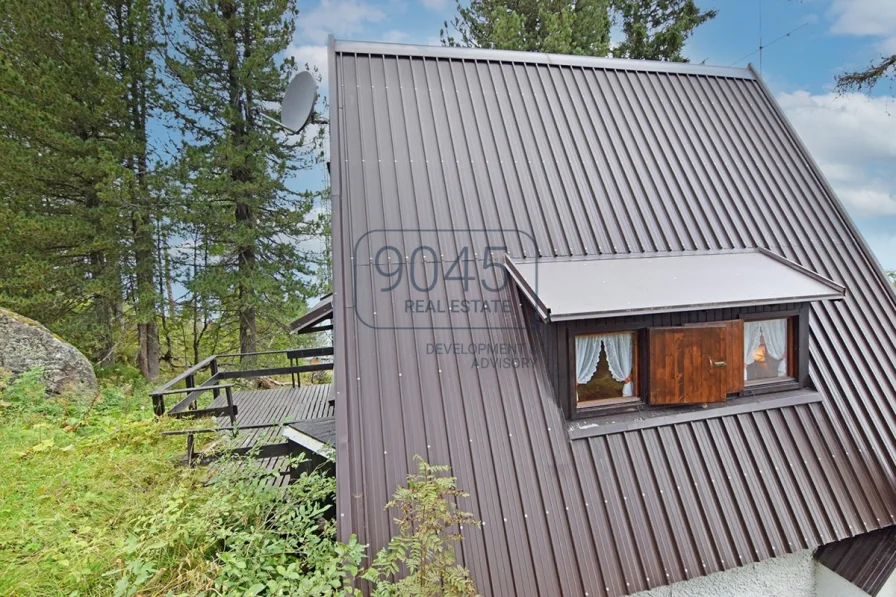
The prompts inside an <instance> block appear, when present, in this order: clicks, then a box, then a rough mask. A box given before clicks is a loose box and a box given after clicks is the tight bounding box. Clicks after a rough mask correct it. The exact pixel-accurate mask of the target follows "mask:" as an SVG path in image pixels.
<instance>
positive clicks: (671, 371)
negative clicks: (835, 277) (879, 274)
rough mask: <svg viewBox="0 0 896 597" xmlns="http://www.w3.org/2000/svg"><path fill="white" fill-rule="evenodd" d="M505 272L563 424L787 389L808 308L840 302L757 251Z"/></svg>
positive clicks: (793, 382) (833, 287) (809, 275)
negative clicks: (525, 309)
mask: <svg viewBox="0 0 896 597" xmlns="http://www.w3.org/2000/svg"><path fill="white" fill-rule="evenodd" d="M507 271H508V273H509V275H510V277H511V278H512V279H513V280H514V281H515V283H516V284H517V287H518V288H519V290H520V293H521V294H522V295H523V296H524V297H526V298H527V299H528V300H529V301H530V302H531V304H532V307H533V308H534V311H535V313H536V314H537V316H538V317H537V319H536V323H534V324H533V325H537V326H540V327H541V328H543V332H539V333H538V334H537V335H538V337H539V338H541V339H542V341H543V343H544V345H545V350H546V353H547V354H548V355H549V359H548V360H549V361H550V365H549V366H550V367H552V368H553V371H549V374H551V376H552V379H553V380H554V384H555V387H556V392H557V396H558V398H559V400H560V402H561V406H562V407H563V408H564V410H565V411H566V412H567V415H568V416H570V417H592V416H602V415H603V414H606V413H614V412H617V411H619V410H632V409H642V408H652V407H657V408H672V407H678V406H683V405H706V404H711V403H721V402H726V401H728V400H730V399H735V398H740V397H748V396H757V395H760V394H768V393H773V392H782V391H786V390H792V389H797V388H799V387H800V386H801V384H802V383H803V382H804V381H805V380H806V379H807V374H808V372H807V362H808V360H807V355H808V317H809V304H810V302H812V301H818V300H829V299H838V298H842V297H843V294H844V289H843V287H842V286H839V285H838V284H836V283H834V282H832V281H830V280H827V279H825V278H823V277H821V276H820V275H818V274H815V273H813V272H810V271H808V270H806V269H804V268H802V267H800V266H798V265H796V264H794V263H792V262H790V261H787V260H785V259H783V258H782V257H780V256H777V255H774V254H772V253H769V252H768V251H764V250H749V251H738V252H727V253H715V254H709V253H699V254H698V253H695V254H677V255H654V256H607V257H591V258H583V257H577V258H573V257H570V258H553V259H538V260H535V259H529V260H520V261H515V260H513V259H512V258H508V260H507ZM539 320H540V321H539ZM551 356H553V359H552V358H551Z"/></svg>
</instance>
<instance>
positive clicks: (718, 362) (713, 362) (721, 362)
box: [710, 359, 728, 367]
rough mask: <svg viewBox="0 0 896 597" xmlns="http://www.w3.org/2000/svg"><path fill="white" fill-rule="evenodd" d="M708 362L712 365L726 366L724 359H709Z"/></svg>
mask: <svg viewBox="0 0 896 597" xmlns="http://www.w3.org/2000/svg"><path fill="white" fill-rule="evenodd" d="M710 362H712V366H713V367H726V366H727V365H728V363H726V362H725V361H713V360H712V359H710Z"/></svg>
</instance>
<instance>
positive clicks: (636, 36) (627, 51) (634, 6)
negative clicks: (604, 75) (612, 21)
mask: <svg viewBox="0 0 896 597" xmlns="http://www.w3.org/2000/svg"><path fill="white" fill-rule="evenodd" d="M613 6H614V9H615V10H616V11H617V15H618V20H619V23H620V24H621V25H622V31H623V33H625V39H624V40H623V41H622V42H621V43H620V44H619V45H618V46H616V47H615V48H613V55H614V56H616V57H617V58H636V59H640V60H670V61H673V62H687V58H685V57H684V56H682V54H681V51H682V50H683V49H684V43H685V42H686V41H687V39H688V37H690V35H691V34H692V33H693V32H694V29H696V28H697V27H699V26H700V25H702V24H704V23H706V22H707V21H709V20H711V19H713V18H715V16H716V15H717V14H718V12H717V11H715V10H706V11H701V10H700V8H699V7H697V4H696V2H695V1H694V0H649V1H645V0H614V1H613Z"/></svg>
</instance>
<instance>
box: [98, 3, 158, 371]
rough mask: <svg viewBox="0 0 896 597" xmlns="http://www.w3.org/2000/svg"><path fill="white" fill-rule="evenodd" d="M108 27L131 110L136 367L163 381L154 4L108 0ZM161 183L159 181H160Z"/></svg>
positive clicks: (127, 137) (128, 154)
mask: <svg viewBox="0 0 896 597" xmlns="http://www.w3.org/2000/svg"><path fill="white" fill-rule="evenodd" d="M105 7H106V12H107V14H108V15H109V16H108V18H107V22H108V23H109V27H110V28H111V32H112V34H113V36H114V38H115V47H114V55H115V60H114V62H113V66H114V68H115V70H116V75H117V78H118V80H119V82H120V83H121V85H122V87H123V89H124V96H123V100H124V103H125V106H126V110H127V117H126V120H125V121H124V122H123V123H122V126H123V129H124V131H123V133H124V134H123V138H124V141H126V144H124V146H123V148H122V149H123V152H124V156H123V165H124V166H125V167H126V168H127V171H128V176H127V180H126V181H125V186H126V189H127V192H128V207H129V210H128V211H129V214H130V233H131V234H130V239H129V240H130V252H129V255H128V257H129V261H128V265H129V266H130V267H129V268H128V273H129V274H130V276H129V277H130V278H132V279H133V283H132V284H131V285H130V286H131V292H130V294H131V297H132V303H133V312H134V319H135V324H136V328H137V365H138V367H139V368H140V371H141V373H143V375H144V376H145V377H146V378H147V379H155V378H157V377H158V376H159V357H160V355H159V352H160V347H159V328H158V323H157V319H158V313H159V310H160V304H159V296H160V295H159V290H158V286H157V284H156V280H157V277H158V275H159V271H158V269H159V268H158V262H157V251H156V239H155V237H154V231H155V228H156V223H157V222H158V221H159V220H160V219H162V218H163V217H164V214H163V213H161V212H160V208H161V207H162V206H161V205H160V204H159V203H158V202H157V201H156V200H155V192H156V191H155V189H154V188H153V178H154V175H155V172H154V171H153V166H155V165H156V164H153V163H151V160H150V155H149V131H148V127H149V120H150V118H151V117H152V112H153V111H154V110H157V109H158V107H159V105H160V103H161V98H160V96H159V87H160V84H161V82H160V80H159V78H158V77H157V75H156V63H155V58H156V57H157V56H159V43H158V40H157V22H156V16H155V15H156V12H157V9H158V6H157V5H156V3H155V1H154V0H107V1H106V3H105ZM156 183H157V184H158V181H156Z"/></svg>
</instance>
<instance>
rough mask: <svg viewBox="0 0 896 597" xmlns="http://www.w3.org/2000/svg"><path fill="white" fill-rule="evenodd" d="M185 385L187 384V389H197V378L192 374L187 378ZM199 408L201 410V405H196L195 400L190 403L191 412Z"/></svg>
mask: <svg viewBox="0 0 896 597" xmlns="http://www.w3.org/2000/svg"><path fill="white" fill-rule="evenodd" d="M184 383H186V384H187V385H186V387H188V388H195V387H196V378H195V377H194V376H193V374H192V373H191V374H190V375H188V376H187V379H186V380H185V382H184ZM197 408H199V405H198V404H196V401H195V400H194V401H193V402H191V403H190V410H196V409H197Z"/></svg>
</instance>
